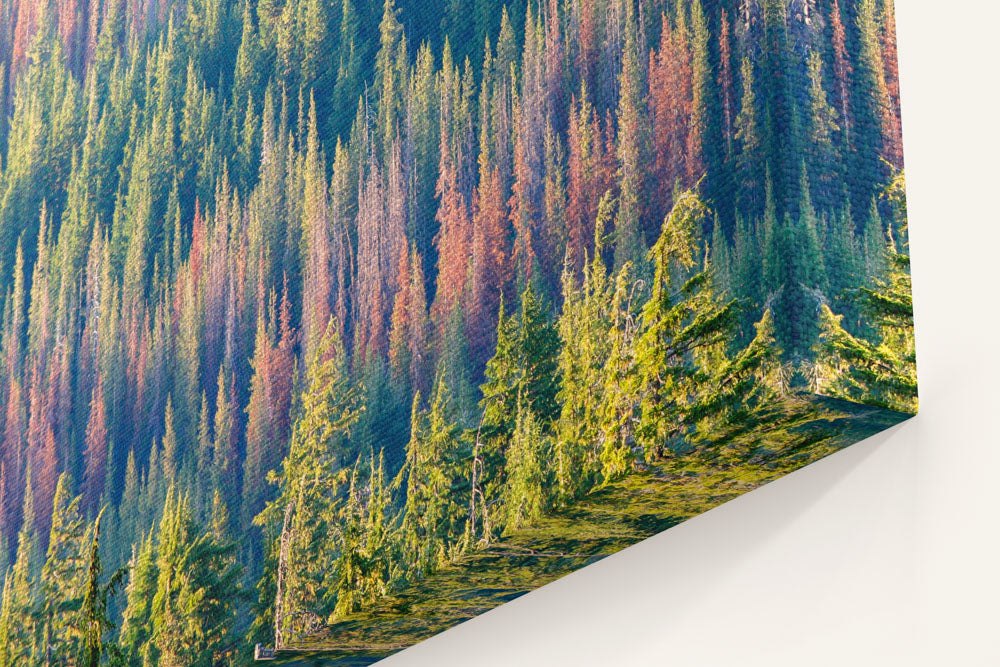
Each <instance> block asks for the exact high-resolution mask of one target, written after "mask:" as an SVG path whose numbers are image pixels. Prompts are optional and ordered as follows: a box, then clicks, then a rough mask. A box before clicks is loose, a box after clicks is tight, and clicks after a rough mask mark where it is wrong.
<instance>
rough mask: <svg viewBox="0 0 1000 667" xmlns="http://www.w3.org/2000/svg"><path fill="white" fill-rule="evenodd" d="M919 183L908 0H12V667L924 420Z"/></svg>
mask: <svg viewBox="0 0 1000 667" xmlns="http://www.w3.org/2000/svg"><path fill="white" fill-rule="evenodd" d="M903 167H904V165H903V157H902V139H901V124H900V105H899V80H898V73H897V61H896V43H895V21H894V16H893V7H892V0H842V2H838V0H524V1H522V0H509V1H508V2H506V4H505V3H504V2H503V1H502V0H473V1H471V2H468V1H467V2H463V1H461V0H382V1H379V2H376V1H375V0H243V1H242V2H227V1H226V0H0V307H2V314H0V364H2V365H3V371H2V373H0V579H2V595H0V667H7V666H8V665H27V664H31V665H46V666H48V665H86V666H88V667H90V666H96V665H104V664H109V665H129V666H133V665H134V666H147V665H184V666H189V665H206V666H208V665H229V664H246V663H247V662H250V661H251V660H252V659H253V650H254V645H255V644H261V645H263V646H267V647H275V648H278V649H281V648H285V647H292V646H295V645H296V643H298V642H301V641H302V640H303V638H305V637H309V636H311V635H313V634H315V633H317V632H321V631H322V629H323V628H324V627H327V628H329V627H333V626H334V625H335V624H337V623H338V622H342V621H345V619H346V620H349V619H352V618H356V617H358V615H359V614H364V613H366V612H368V611H369V610H371V609H373V608H375V607H377V606H378V605H379V604H380V603H381V602H382V601H384V600H386V599H389V598H390V597H391V596H393V595H398V594H401V593H402V592H405V591H408V590H412V589H415V588H419V587H420V586H421V585H422V582H426V581H430V580H432V578H433V577H434V576H436V573H437V574H439V573H441V572H445V571H450V570H448V568H449V567H453V566H454V565H455V564H456V563H461V562H465V561H464V560H463V559H468V558H473V557H475V555H476V554H477V553H484V550H485V549H488V548H489V547H490V546H491V545H496V544H498V543H500V542H501V541H503V540H505V539H513V538H514V537H515V536H517V535H519V534H523V532H524V531H525V530H529V529H530V530H537V526H543V525H549V524H546V522H551V521H555V520H556V519H555V518H553V517H559V516H562V514H561V513H565V512H567V511H570V510H571V509H572V508H574V507H577V506H581V507H582V506H584V505H586V503H588V502H594V501H593V500H592V499H593V498H598V497H599V496H600V494H601V493H612V492H613V491H614V490H615V489H620V488H622V487H621V486H620V485H622V484H629V483H630V482H629V480H633V479H643V480H656V479H659V478H658V477H656V476H655V475H653V474H652V472H651V471H653V472H655V471H658V470H664V469H670V470H672V471H674V472H677V473H678V475H680V477H678V479H681V480H682V477H683V475H682V473H683V472H684V471H685V470H687V471H688V472H690V473H691V474H692V475H693V474H694V472H693V471H694V470H698V471H700V472H699V474H701V473H702V472H705V471H708V470H712V471H716V472H719V471H729V472H731V473H732V474H734V475H736V474H737V473H738V472H739V471H741V470H744V469H743V468H741V466H744V465H757V464H758V463H759V462H760V461H762V460H764V458H766V452H763V453H762V451H763V450H761V449H760V448H759V447H756V446H754V447H750V446H747V447H744V448H742V449H738V451H737V449H734V448H733V447H729V448H726V447H723V446H720V445H719V444H718V443H719V442H720V437H722V438H723V439H725V438H729V439H731V440H732V441H733V442H741V441H740V438H743V437H745V436H746V434H748V433H751V432H755V431H757V430H761V429H764V430H766V429H768V428H770V427H772V426H774V425H776V424H788V423H791V422H796V420H798V422H796V423H799V422H802V421H803V419H804V417H803V416H802V415H804V414H805V412H803V411H804V410H806V409H807V408H805V407H803V406H809V405H820V403H817V401H826V400H827V399H826V398H819V397H831V399H848V400H850V401H855V402H860V403H863V404H866V405H868V406H872V409H873V410H887V411H893V412H899V413H906V414H912V413H915V412H916V409H917V392H916V370H915V351H914V340H913V330H912V301H911V297H910V279H909V257H908V241H907V225H906V203H905V176H904V170H903ZM811 401H812V402H811ZM822 405H824V406H827V405H832V404H829V403H822ZM838 405H839V403H838ZM872 414H875V413H874V412H873V413H872ZM803 423H804V422H803ZM817 452H819V450H817ZM823 453H828V452H827V451H826V450H823ZM817 455H819V454H818V453H817ZM762 457H763V458H762ZM793 460H794V461H795V462H796V463H795V465H802V464H804V463H805V462H807V461H806V460H805V459H801V460H800V459H797V458H796V459H793ZM727 474H728V473H727ZM644 483H645V482H644ZM649 483H650V484H656V483H659V484H661V485H663V484H667V482H655V481H650V482H649ZM681 483H683V480H682V481H680V482H678V484H681ZM615 485H619V486H615Z"/></svg>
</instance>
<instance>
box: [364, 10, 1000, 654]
mask: <svg viewBox="0 0 1000 667" xmlns="http://www.w3.org/2000/svg"><path fill="white" fill-rule="evenodd" d="M896 13H897V21H898V38H899V53H900V72H901V79H902V101H903V132H904V143H905V154H906V163H907V186H908V190H909V213H910V236H911V254H912V259H913V286H914V301H915V310H916V326H917V352H918V367H919V381H920V395H921V396H920V397H921V413H920V415H919V416H918V417H916V418H915V419H913V420H911V421H909V422H908V423H905V424H902V425H900V426H897V427H896V428H895V429H892V430H890V431H889V432H887V433H883V434H881V435H879V436H876V437H874V438H871V439H869V440H867V441H865V442H863V443H860V444H858V445H855V446H853V447H851V448H849V449H847V450H845V451H843V452H840V453H838V454H836V455H834V456H831V457H829V458H827V459H825V460H823V461H821V462H819V463H816V464H813V465H811V466H809V467H808V468H806V469H803V470H801V471H799V472H797V473H795V474H792V475H790V476H788V477H785V478H784V479H781V480H779V481H777V482H773V483H772V484H770V485H768V486H766V487H764V488H762V489H759V490H757V491H755V492H753V493H750V494H748V495H745V496H743V497H741V498H739V499H737V500H735V501H733V502H730V503H728V504H726V505H724V506H722V507H719V508H717V509H714V510H712V511H711V512H708V513H707V514H704V515H702V516H700V517H697V518H695V519H693V520H691V521H688V522H687V523H684V524H682V525H680V526H678V527H676V528H673V529H671V530H669V531H667V532H666V533H662V534H660V535H659V536H657V537H654V538H652V539H649V540H647V541H645V542H643V543H641V544H639V545H637V546H635V547H632V548H631V549H627V550H626V551H624V552H621V553H619V554H617V555H615V556H612V557H610V558H608V559H606V560H604V561H602V562H600V563H597V564H596V565H593V566H591V567H588V568H586V569H585V570H583V571H580V572H577V573H575V574H572V575H570V576H568V577H565V578H563V579H561V580H560V581H557V582H555V583H553V584H551V585H549V586H546V587H544V588H542V589H540V590H538V591H535V592H533V593H531V594H529V595H527V596H525V597H522V598H520V599H519V600H516V601H514V602H512V603H509V604H507V605H504V606H503V607H500V608H499V609H497V610H494V611H492V612H490V613H488V614H485V615H483V616H481V617H479V618H477V619H474V620H472V621H469V622H467V623H465V624H463V625H461V626H459V627H457V628H454V629H452V630H449V631H447V632H445V633H443V634H441V635H438V636H437V637H435V638H433V639H430V640H428V641H425V642H423V643H421V644H418V645H417V646H415V647H413V648H411V649H409V650H407V651H404V652H402V653H400V654H397V655H396V656H393V657H392V658H390V659H389V660H387V661H386V662H385V663H384V664H385V665H386V667H430V666H432V665H433V666H434V667H445V666H451V665H456V666H457V665H463V666H467V665H503V666H508V665H573V666H574V667H576V666H589V665H595V666H596V665H600V666H602V667H603V666H606V665H671V666H688V665H711V666H713V667H715V666H728V665H740V666H747V665H749V666H754V665H767V666H768V667H781V666H784V665H788V666H794V667H801V666H803V665H807V666H817V665H837V666H838V667H840V666H845V665H850V666H851V667H865V666H868V665H878V666H879V667H884V666H887V665H907V666H912V665H934V666H938V665H946V666H951V665H956V666H962V667H964V666H976V665H1000V585H998V584H1000V575H998V572H1000V538H998V531H1000V435H998V433H997V430H996V428H995V426H994V419H993V418H994V415H995V414H996V413H997V409H998V406H1000V388H998V379H1000V363H998V358H1000V357H998V352H997V350H998V349H1000V336H998V333H997V332H998V325H1000V316H998V308H1000V298H998V296H997V285H998V282H1000V281H998V276H1000V231H998V230H1000V216H998V214H997V202H996V198H997V196H998V195H1000V178H998V177H1000V173H998V169H997V166H996V165H997V158H998V156H1000V142H998V133H997V126H998V123H1000V92H998V90H1000V88H998V86H1000V43H998V42H1000V39H998V36H1000V33H998V26H1000V7H998V5H997V3H995V2H993V1H992V0H980V1H978V2H977V1H975V0H949V1H948V2H942V1H941V0H897V7H896Z"/></svg>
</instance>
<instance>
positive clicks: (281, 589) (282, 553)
mask: <svg viewBox="0 0 1000 667" xmlns="http://www.w3.org/2000/svg"><path fill="white" fill-rule="evenodd" d="M294 511H295V501H294V500H293V501H291V502H289V503H288V507H286V508H285V518H284V521H283V522H282V525H281V541H280V543H279V546H278V567H277V571H276V572H275V582H276V583H275V593H274V648H276V649H278V648H284V645H285V636H284V631H283V629H282V621H283V620H284V619H283V617H284V606H285V605H284V603H285V575H286V573H287V570H288V551H289V549H290V548H291V543H292V529H291V523H292V513H293V512H294Z"/></svg>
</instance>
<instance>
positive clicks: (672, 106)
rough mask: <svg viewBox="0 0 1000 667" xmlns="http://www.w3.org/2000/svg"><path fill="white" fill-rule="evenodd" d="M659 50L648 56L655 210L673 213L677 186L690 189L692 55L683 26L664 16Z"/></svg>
mask: <svg viewBox="0 0 1000 667" xmlns="http://www.w3.org/2000/svg"><path fill="white" fill-rule="evenodd" d="M662 20H663V29H662V32H661V34H660V46H659V50H658V51H655V52H652V51H651V52H650V54H649V99H650V107H651V110H652V116H653V119H652V120H653V153H654V160H655V166H654V169H655V172H656V178H655V181H656V206H657V207H658V208H659V209H660V210H670V206H671V200H672V198H673V191H674V186H675V185H676V184H677V182H678V181H680V182H681V184H682V185H687V184H688V183H687V179H686V178H685V174H686V171H687V159H686V155H687V137H688V127H689V124H690V122H691V104H692V86H691V52H690V50H689V47H688V39H687V30H686V28H685V26H684V24H683V23H680V22H679V23H678V25H677V26H676V27H674V28H671V26H670V20H669V19H668V18H667V16H666V15H663V17H662Z"/></svg>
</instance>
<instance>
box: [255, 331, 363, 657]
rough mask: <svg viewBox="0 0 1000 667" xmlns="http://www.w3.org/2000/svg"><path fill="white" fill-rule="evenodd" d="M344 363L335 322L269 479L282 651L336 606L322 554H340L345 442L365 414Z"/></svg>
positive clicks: (264, 518) (268, 516)
mask: <svg viewBox="0 0 1000 667" xmlns="http://www.w3.org/2000/svg"><path fill="white" fill-rule="evenodd" d="M346 363H347V362H346V358H345V355H344V349H343V344H342V343H341V341H340V337H339V335H338V333H337V326H336V323H335V322H334V320H332V319H331V320H330V321H329V323H328V324H327V328H326V333H325V334H324V336H323V338H322V339H321V340H320V342H319V343H318V344H317V347H316V349H315V351H314V352H313V355H312V358H311V359H310V364H309V368H308V370H307V374H306V387H307V389H306V391H305V392H304V393H303V395H302V398H301V401H302V407H301V413H300V415H299V417H298V419H297V420H296V423H295V427H294V429H293V433H292V441H291V446H290V449H289V453H288V456H287V457H286V458H285V460H284V462H283V463H282V466H281V471H280V474H278V473H272V474H271V475H270V476H269V478H270V480H271V481H272V482H273V483H277V484H278V495H277V497H276V498H275V500H273V501H271V502H269V503H267V505H266V506H265V508H264V510H263V511H262V512H261V513H260V514H259V515H258V516H257V518H255V520H254V521H255V523H257V524H258V525H268V526H274V527H277V526H278V525H280V537H279V546H278V555H277V564H276V567H277V570H276V592H275V598H274V600H273V611H272V612H271V613H272V614H273V618H274V633H275V636H274V639H275V644H276V645H277V646H279V647H280V646H283V645H284V642H285V641H286V638H287V637H289V636H290V633H294V632H297V631H298V630H299V629H300V628H301V627H302V623H303V622H306V621H307V620H308V618H309V617H311V616H312V615H317V616H319V617H323V616H324V615H325V614H326V613H329V612H330V611H332V609H333V608H334V606H335V604H336V589H335V588H334V587H333V586H332V584H331V582H329V581H328V577H329V572H328V567H327V559H326V557H325V556H324V554H325V553H328V552H335V551H336V548H337V547H336V544H337V542H336V537H335V531H336V527H337V525H338V520H337V514H338V511H339V508H340V505H341V503H342V486H343V485H344V484H345V483H346V482H347V481H348V479H347V478H348V476H349V474H350V470H349V468H348V463H349V461H350V453H349V450H348V449H347V446H348V441H347V437H348V436H349V434H350V430H351V428H352V426H353V425H354V424H355V423H357V421H358V418H359V416H360V411H361V409H362V408H361V405H360V392H361V389H360V388H359V387H357V386H356V385H354V384H353V383H352V382H351V380H350V378H349V376H348V372H347V366H346Z"/></svg>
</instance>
